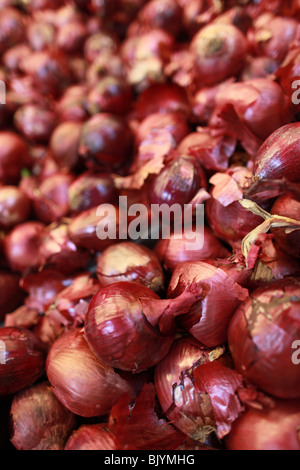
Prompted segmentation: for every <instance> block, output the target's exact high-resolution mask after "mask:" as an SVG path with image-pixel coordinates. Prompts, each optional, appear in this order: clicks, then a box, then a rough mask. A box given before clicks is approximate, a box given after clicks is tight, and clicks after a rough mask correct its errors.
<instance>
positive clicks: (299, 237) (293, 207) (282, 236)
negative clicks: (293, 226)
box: [270, 194, 300, 258]
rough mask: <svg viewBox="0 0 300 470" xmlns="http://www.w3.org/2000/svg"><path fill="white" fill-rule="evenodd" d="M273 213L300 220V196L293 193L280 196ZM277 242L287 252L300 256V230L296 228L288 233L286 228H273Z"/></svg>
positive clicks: (272, 210)
mask: <svg viewBox="0 0 300 470" xmlns="http://www.w3.org/2000/svg"><path fill="white" fill-rule="evenodd" d="M270 212H271V214H273V215H279V216H282V217H288V218H290V219H294V220H300V198H299V197H297V196H294V195H293V194H284V195H282V196H279V197H278V198H277V200H276V201H275V203H274V204H273V207H272V209H271V211H270ZM271 231H272V233H273V235H274V238H275V240H276V243H277V244H278V246H279V247H280V248H282V249H283V250H284V251H285V252H286V253H288V254H290V255H291V256H295V257H296V258H300V243H299V242H300V231H299V230H295V231H292V232H290V233H286V232H285V230H284V229H281V228H272V229H271Z"/></svg>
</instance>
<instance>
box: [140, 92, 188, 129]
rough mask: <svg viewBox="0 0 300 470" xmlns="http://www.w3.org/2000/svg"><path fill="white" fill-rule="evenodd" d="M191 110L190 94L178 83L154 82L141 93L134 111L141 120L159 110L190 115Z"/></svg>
mask: <svg viewBox="0 0 300 470" xmlns="http://www.w3.org/2000/svg"><path fill="white" fill-rule="evenodd" d="M189 110H190V104H189V99H188V95H187V93H186V91H185V90H184V89H183V88H181V87H179V86H178V85H176V83H154V84H152V85H150V86H149V87H148V88H146V90H144V91H143V92H142V93H140V94H139V95H138V96H137V99H136V100H135V103H134V113H135V115H136V116H137V119H139V120H143V119H145V118H146V117H147V116H149V115H150V114H156V113H158V112H160V113H177V112H180V113H183V114H184V115H186V116H188V115H189Z"/></svg>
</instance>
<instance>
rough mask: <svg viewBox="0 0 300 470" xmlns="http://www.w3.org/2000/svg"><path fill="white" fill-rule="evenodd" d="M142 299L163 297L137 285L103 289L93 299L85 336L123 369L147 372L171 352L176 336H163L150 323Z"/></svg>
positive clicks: (120, 284) (103, 356)
mask: <svg viewBox="0 0 300 470" xmlns="http://www.w3.org/2000/svg"><path fill="white" fill-rule="evenodd" d="M140 298H146V299H148V300H151V299H153V300H154V301H155V300H156V301H157V300H159V299H160V298H159V296H158V295H157V294H156V293H155V292H153V291H152V290H151V289H149V288H148V287H145V286H143V285H141V284H138V283H136V282H117V283H115V284H111V285H109V286H106V287H103V288H102V289H100V290H99V292H98V293H97V294H96V295H94V297H93V298H92V300H91V302H90V304H89V308H88V311H87V313H86V316H85V326H84V330H85V335H86V339H87V342H88V344H89V345H90V347H91V349H92V350H93V352H94V354H95V355H96V356H97V357H99V358H101V360H102V361H104V362H106V363H107V364H109V365H110V366H111V367H115V368H117V369H120V370H124V371H129V372H132V373H135V374H136V373H138V372H143V371H144V370H146V369H149V368H150V367H153V366H154V365H155V364H157V363H158V362H159V361H160V360H161V359H162V358H163V357H164V356H165V355H166V354H167V352H168V350H169V349H170V346H171V344H172V342H173V339H174V335H173V334H169V335H162V334H161V333H160V330H159V328H158V327H157V326H155V327H153V326H151V325H150V323H149V322H148V321H147V319H146V317H145V314H144V311H143V305H142V303H141V302H140V300H139V299H140Z"/></svg>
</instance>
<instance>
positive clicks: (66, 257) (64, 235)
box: [39, 219, 90, 274]
mask: <svg viewBox="0 0 300 470" xmlns="http://www.w3.org/2000/svg"><path fill="white" fill-rule="evenodd" d="M69 225H70V221H69V220H68V219H67V220H66V221H64V220H62V221H60V222H57V223H55V222H54V223H53V224H51V225H48V227H47V228H46V232H45V233H44V236H43V239H42V242H41V245H40V248H39V252H40V257H41V266H43V265H45V266H48V267H51V268H52V269H55V270H57V271H59V272H61V273H64V274H73V273H74V272H76V271H77V270H80V269H85V267H86V266H87V263H88V262H89V261H90V254H89V252H88V251H87V250H85V249H83V248H81V247H80V246H79V247H78V246H76V244H75V243H74V242H73V241H72V240H71V238H70V236H69V232H68V230H69Z"/></svg>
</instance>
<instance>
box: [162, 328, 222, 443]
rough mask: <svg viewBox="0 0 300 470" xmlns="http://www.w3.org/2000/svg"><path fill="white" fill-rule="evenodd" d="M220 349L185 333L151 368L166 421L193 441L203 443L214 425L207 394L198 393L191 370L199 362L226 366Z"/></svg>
mask: <svg viewBox="0 0 300 470" xmlns="http://www.w3.org/2000/svg"><path fill="white" fill-rule="evenodd" d="M223 352H224V351H223V348H222V347H218V348H215V349H213V348H206V347H205V346H203V344H201V343H200V342H198V341H197V340H196V339H195V338H193V337H191V336H187V337H185V338H181V339H177V340H175V341H174V343H173V345H172V348H171V349H170V351H169V353H168V354H167V356H166V357H165V358H164V359H163V360H162V361H160V362H159V364H157V366H156V367H155V377H154V383H155V387H156V392H157V396H158V399H159V402H160V405H161V407H162V410H163V412H164V413H165V415H166V416H167V417H168V419H169V420H170V422H172V423H173V425H174V426H175V427H176V428H178V429H179V430H180V431H182V432H183V433H184V434H186V435H187V436H189V437H190V438H192V439H194V440H195V441H197V442H202V443H205V442H206V443H207V440H209V439H210V438H211V435H212V433H214V432H215V431H216V428H217V425H216V422H215V418H214V412H213V408H212V404H211V400H210V397H209V395H208V394H202V395H201V394H200V393H199V392H198V390H197V389H196V387H195V385H194V381H193V371H194V369H195V368H197V366H199V368H201V364H207V363H209V362H211V361H215V360H216V361H218V362H220V363H221V364H223V365H224V366H230V365H231V360H230V357H229V356H228V355H227V354H224V355H223Z"/></svg>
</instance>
